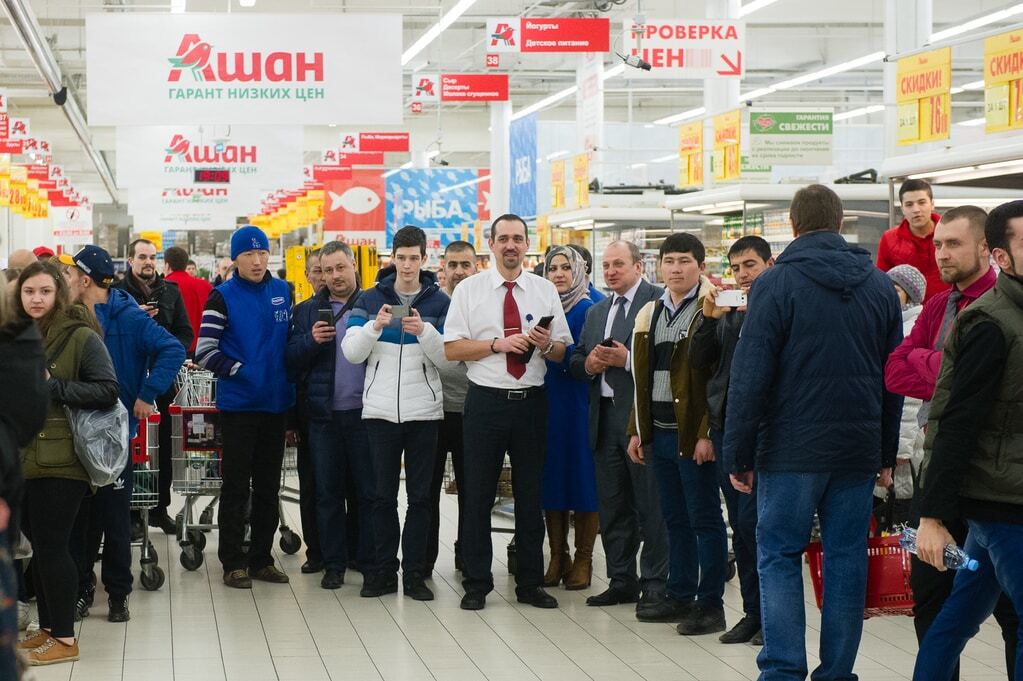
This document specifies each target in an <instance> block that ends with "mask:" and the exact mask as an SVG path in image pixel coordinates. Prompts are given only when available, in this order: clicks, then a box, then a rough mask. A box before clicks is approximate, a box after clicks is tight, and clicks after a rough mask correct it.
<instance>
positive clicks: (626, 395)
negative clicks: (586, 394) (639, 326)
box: [570, 279, 664, 450]
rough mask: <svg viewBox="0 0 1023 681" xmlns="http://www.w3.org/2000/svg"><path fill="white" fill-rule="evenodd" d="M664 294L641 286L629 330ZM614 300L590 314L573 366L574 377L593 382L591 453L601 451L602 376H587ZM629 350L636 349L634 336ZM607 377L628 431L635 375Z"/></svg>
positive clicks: (616, 371) (613, 371) (615, 372)
mask: <svg viewBox="0 0 1023 681" xmlns="http://www.w3.org/2000/svg"><path fill="white" fill-rule="evenodd" d="M663 294H664V290H663V289H662V288H660V287H659V286H654V285H653V284H651V283H650V282H648V281H646V280H645V279H644V280H642V281H641V282H640V284H639V288H638V289H636V297H635V298H634V299H633V301H632V304H631V305H629V312H628V314H627V315H626V316H625V319H626V321H627V323H628V327H629V329H632V327H633V325H634V324H635V323H636V315H637V314H638V313H639V311H640V310H641V309H643V306H644V305H646V304H647V303H649V302H650V301H651V300H657V299H658V298H660V297H661V296H662V295H663ZM613 300H614V296H608V297H607V298H605V299H604V300H602V301H600V302H599V303H597V304H596V305H594V306H593V307H591V308H590V309H589V310H588V311H587V312H586V323H585V324H584V325H583V333H582V337H581V338H580V339H579V342H578V343H576V346H575V351H574V352H573V353H572V359H571V364H570V367H571V372H572V376H574V377H575V378H577V379H579V380H581V381H589V384H590V449H593V450H595V449H596V448H597V434H598V433H599V432H600V423H599V421H600V375H597V376H590V375H589V374H587V373H586V357H587V356H588V355H589V354H590V352H592V351H593V348H595V347H596V346H598V345H600V342H601V341H603V340H604V338H605V336H604V328H605V327H606V326H607V315H608V314H609V313H610V311H611V304H612V302H613ZM625 346H626V347H628V348H629V349H630V350H631V349H632V334H631V333H630V334H629V339H628V340H627V341H626V342H625ZM606 374H607V383H608V385H610V386H611V389H612V390H614V394H615V399H614V410H615V417H616V419H620V420H621V422H622V428H623V429H624V427H625V422H626V421H627V420H628V418H629V411H630V410H631V409H632V400H633V390H634V389H633V385H634V384H633V381H632V374H631V373H629V372H628V371H626V370H625V369H620V368H618V367H612V368H610V369H608V370H607V372H606ZM623 433H624V430H623Z"/></svg>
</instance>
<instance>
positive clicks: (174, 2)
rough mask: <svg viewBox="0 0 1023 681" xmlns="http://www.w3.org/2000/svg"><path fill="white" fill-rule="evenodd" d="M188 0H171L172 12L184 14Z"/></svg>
mask: <svg viewBox="0 0 1023 681" xmlns="http://www.w3.org/2000/svg"><path fill="white" fill-rule="evenodd" d="M186 2H187V0H171V4H170V11H171V14H184V13H185V3H186Z"/></svg>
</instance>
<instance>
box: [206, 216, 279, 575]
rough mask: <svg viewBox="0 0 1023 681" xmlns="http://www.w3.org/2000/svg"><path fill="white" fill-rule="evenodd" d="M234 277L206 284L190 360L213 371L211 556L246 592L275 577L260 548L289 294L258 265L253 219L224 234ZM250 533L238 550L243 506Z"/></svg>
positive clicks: (272, 480)
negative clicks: (216, 507)
mask: <svg viewBox="0 0 1023 681" xmlns="http://www.w3.org/2000/svg"><path fill="white" fill-rule="evenodd" d="M231 259H232V260H233V261H234V265H235V268H236V275H235V276H233V277H231V278H230V279H228V280H227V281H226V282H224V283H223V284H221V285H220V286H218V287H217V288H215V289H213V291H212V292H211V293H210V297H209V299H208V300H207V301H206V309H205V310H203V315H202V326H201V327H200V328H199V343H198V344H197V345H196V348H195V360H196V362H198V363H199V364H200V365H202V366H203V367H204V368H206V369H209V370H210V371H212V372H213V373H214V374H216V375H217V376H218V377H219V380H218V382H217V408H218V409H219V410H220V432H221V440H222V444H223V449H222V453H221V477H222V479H223V481H222V483H221V487H220V512H219V516H218V520H217V522H218V525H219V528H220V548H219V551H218V553H219V556H220V562H221V564H222V565H223V566H224V584H226V585H227V586H229V587H232V588H235V589H251V588H252V580H253V579H258V580H261V581H264V582H273V583H277V584H284V583H287V582H288V576H287V575H286V574H284V573H283V572H281V571H280V570H278V569H277V567H276V566H274V561H273V557H272V556H271V555H270V548H271V546H272V544H273V537H274V533H275V532H276V531H277V524H278V522H279V521H280V512H279V507H278V495H279V493H280V489H281V462H282V461H283V459H284V433H285V427H286V415H287V414H286V412H287V411H288V410H289V409H290V408H291V406H292V405H293V404H294V403H295V389H294V387H293V386H292V385H291V383H290V382H289V381H288V377H287V374H286V372H285V368H284V353H285V349H286V347H287V343H288V326H289V325H290V321H291V291H290V289H289V288H288V284H287V282H285V281H283V280H281V279H274V278H273V277H272V276H271V275H270V272H269V271H268V269H267V265H268V264H269V260H270V241H269V239H267V237H266V234H264V233H263V230H261V229H259V228H258V227H255V226H253V225H245V226H243V227H240V228H239V229H237V230H236V231H235V233H234V234H233V235H232V236H231ZM250 486H251V489H252V507H251V511H250V513H249V516H248V520H249V527H250V528H251V530H252V533H251V537H250V542H249V552H248V555H246V554H245V552H244V551H243V550H242V541H243V540H244V538H245V519H246V512H245V509H246V504H247V503H248V501H249V488H250Z"/></svg>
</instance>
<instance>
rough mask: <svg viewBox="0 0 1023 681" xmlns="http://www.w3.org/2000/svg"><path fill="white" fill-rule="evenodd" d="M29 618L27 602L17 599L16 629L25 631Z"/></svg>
mask: <svg viewBox="0 0 1023 681" xmlns="http://www.w3.org/2000/svg"><path fill="white" fill-rule="evenodd" d="M30 620H31V618H30V617H29V612H28V603H22V602H21V601H18V631H25V630H27V629H28V623H29V621H30Z"/></svg>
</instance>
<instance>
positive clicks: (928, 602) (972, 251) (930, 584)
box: [885, 206, 1017, 678]
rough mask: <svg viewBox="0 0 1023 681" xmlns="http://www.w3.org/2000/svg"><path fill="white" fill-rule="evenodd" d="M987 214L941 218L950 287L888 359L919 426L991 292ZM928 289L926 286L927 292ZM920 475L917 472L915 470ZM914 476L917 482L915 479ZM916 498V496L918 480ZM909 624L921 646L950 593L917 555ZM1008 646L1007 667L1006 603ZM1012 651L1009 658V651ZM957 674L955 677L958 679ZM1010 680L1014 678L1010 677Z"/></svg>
mask: <svg viewBox="0 0 1023 681" xmlns="http://www.w3.org/2000/svg"><path fill="white" fill-rule="evenodd" d="M986 220H987V213H985V212H984V211H983V210H982V209H980V208H978V207H976V206H960V207H958V208H953V209H952V210H950V211H948V212H947V213H945V216H944V217H943V218H942V219H941V222H939V223H938V225H937V226H936V227H935V229H934V249H935V257H936V262H937V266H938V269H939V271H940V272H941V280H942V282H944V283H945V284H946V285H949V284H951V285H952V288H951V289H947V290H945V291H942V292H941V293H939V294H938V295H936V296H934V297H933V298H931V299H930V300H928V301H927V302H926V303H925V304H924V309H923V310H922V311H921V312H920V316H919V317H918V318H917V320H916V324H914V325H913V331H912V332H911V333H910V335H909V336H908V337H907V338H906V339H905V340H904V341H903V342H902V344H901V345H900V346H899V347H898V348H896V349H895V351H894V352H893V353H892V354H891V356H889V358H888V363H887V364H886V366H885V386H886V387H887V388H888V390H890V391H892V392H893V393H896V394H899V395H904V396H906V397H915V398H917V399H919V400H924V403H923V405H922V406H921V407H920V411H919V414H918V416H917V421H918V422H919V423H920V425H921V427H923V426H924V425H926V424H927V419H928V415H929V412H930V400H931V399H932V398H933V396H934V387H935V383H936V382H937V379H938V371H939V369H940V368H941V360H942V352H943V349H944V346H945V342H946V341H947V340H948V337H949V335H950V333H951V331H952V324H953V322H954V321H955V318H956V316H957V315H958V314H959V313H960V312H962V311H963V310H964V309H965V308H966V307H967V306H969V305H971V304H972V303H973V302H974V301H975V300H977V298H979V297H980V296H981V295H983V294H984V293H986V292H987V291H988V290H990V289H991V288H992V287H993V286H994V285H995V281H996V278H997V277H996V273H995V271H994V270H993V269H991V259H990V251H989V249H988V244H987V240H986V239H985V237H984V223H985V221H986ZM929 286H930V284H929V283H928V287H929ZM916 473H917V474H919V471H916ZM915 477H918V475H917V476H915ZM917 487H918V488H917V489H916V490H914V497H916V498H918V497H919V492H920V490H919V481H918V485H917ZM919 515H920V512H919V504H918V503H916V499H914V504H913V511H912V513H911V518H912V519H911V524H912V525H916V524H917V522H916V519H918V518H919ZM946 527H947V529H948V530H949V532H950V533H951V534H952V536H953V537H954V538H955V540H956V543H958V544H959V545H960V546H962V545H963V544H964V543H965V540H966V524H965V523H964V522H961V521H949V523H948V524H947V525H946ZM912 561H913V571H912V575H911V578H910V579H911V582H912V586H913V600H914V602H915V605H914V607H913V614H914V619H913V625H914V627H915V628H916V635H917V640H918V641H923V638H924V635H925V634H926V633H927V630H928V629H929V628H930V626H931V623H932V622H933V621H934V618H935V617H937V616H938V612H939V611H940V610H941V606H942V604H943V603H944V602H945V600H946V599H947V598H948V595H949V593H950V592H951V591H952V580H953V573H952V572H939V571H938V570H936V569H935V568H933V567H931V566H930V565H928V564H927V563H925V562H923V561H921V560H920V559H919V558H918V557H917V556H913V557H912ZM995 617H996V618H997V619H998V622H999V624H1001V626H1002V632H1003V633H1002V636H1003V638H1004V639H1005V641H1006V653H1007V654H1006V659H1007V660H1009V663H1010V667H1011V663H1012V659H1013V658H1014V656H1015V649H1016V626H1017V618H1016V615H1015V612H1014V610H1013V608H1012V606H1011V604H1010V603H1009V602H1008V601H1007V600H1006V599H1005V598H1002V600H1001V601H1000V602H999V606H998V607H997V608H996V609H995ZM1010 650H1011V651H1012V656H1011V657H1010V655H1009V651H1010ZM958 677H959V674H958V669H957V670H956V672H955V673H954V676H953V678H958ZM1010 678H1012V675H1011V674H1010Z"/></svg>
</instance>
